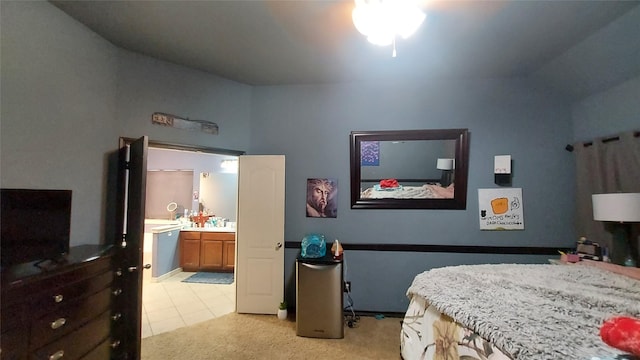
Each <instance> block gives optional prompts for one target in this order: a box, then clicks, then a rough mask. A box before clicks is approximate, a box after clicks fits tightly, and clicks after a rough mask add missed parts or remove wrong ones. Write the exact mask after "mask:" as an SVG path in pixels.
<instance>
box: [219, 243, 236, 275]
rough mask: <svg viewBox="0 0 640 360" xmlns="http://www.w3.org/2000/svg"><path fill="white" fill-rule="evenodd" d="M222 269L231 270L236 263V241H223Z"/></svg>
mask: <svg viewBox="0 0 640 360" xmlns="http://www.w3.org/2000/svg"><path fill="white" fill-rule="evenodd" d="M223 251H224V253H223V259H222V269H223V270H227V271H229V270H230V271H233V268H234V267H235V263H236V242H235V241H225V242H224V245H223Z"/></svg>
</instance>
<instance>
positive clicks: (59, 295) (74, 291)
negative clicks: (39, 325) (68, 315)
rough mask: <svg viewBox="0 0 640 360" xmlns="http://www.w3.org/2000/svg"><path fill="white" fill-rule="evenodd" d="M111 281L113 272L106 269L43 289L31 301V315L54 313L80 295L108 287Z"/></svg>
mask: <svg viewBox="0 0 640 360" xmlns="http://www.w3.org/2000/svg"><path fill="white" fill-rule="evenodd" d="M112 281H113V272H112V271H107V272H104V273H102V274H100V275H98V276H96V277H93V278H88V279H84V280H80V281H77V282H74V283H70V284H65V285H66V286H63V287H57V288H54V289H49V290H45V291H43V292H41V293H39V294H38V295H36V300H35V301H34V303H33V309H34V313H33V315H34V316H36V317H38V316H40V315H42V314H47V313H55V312H57V311H58V309H61V308H63V307H65V306H66V305H67V304H69V303H73V302H75V301H76V300H78V299H79V298H81V297H86V296H87V295H90V294H94V293H96V292H98V291H100V290H102V289H104V288H107V287H110V286H111V282H112Z"/></svg>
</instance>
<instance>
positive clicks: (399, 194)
mask: <svg viewBox="0 0 640 360" xmlns="http://www.w3.org/2000/svg"><path fill="white" fill-rule="evenodd" d="M453 195H454V189H453V185H451V186H448V187H442V186H440V185H437V184H424V185H422V186H398V187H397V188H380V187H379V186H374V187H370V188H368V189H366V190H364V191H362V193H361V194H360V197H361V198H363V199H453Z"/></svg>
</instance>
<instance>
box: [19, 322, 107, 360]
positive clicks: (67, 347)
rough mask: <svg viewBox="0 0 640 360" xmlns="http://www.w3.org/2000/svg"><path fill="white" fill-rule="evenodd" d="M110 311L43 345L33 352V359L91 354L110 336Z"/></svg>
mask: <svg viewBox="0 0 640 360" xmlns="http://www.w3.org/2000/svg"><path fill="white" fill-rule="evenodd" d="M109 315H110V312H109V311H105V312H104V313H102V314H100V315H99V316H98V317H97V318H95V319H93V320H91V321H90V322H89V323H87V324H85V325H84V326H82V327H80V328H78V329H76V330H75V331H73V332H71V333H69V334H68V335H67V336H65V337H63V338H61V339H59V340H57V341H54V342H52V343H50V344H48V345H45V346H43V347H41V348H40V349H38V350H36V351H34V352H33V353H32V354H31V359H33V360H36V359H56V358H59V359H61V360H76V359H81V358H82V357H83V356H85V355H88V354H90V353H91V352H92V351H93V350H94V349H95V348H96V347H97V346H98V345H100V344H102V343H103V342H104V341H105V340H107V339H108V338H109V329H110V326H111V318H110V316H109Z"/></svg>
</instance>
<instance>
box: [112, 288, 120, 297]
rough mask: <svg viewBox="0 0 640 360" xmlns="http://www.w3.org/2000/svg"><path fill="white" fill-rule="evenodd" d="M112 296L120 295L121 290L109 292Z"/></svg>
mask: <svg viewBox="0 0 640 360" xmlns="http://www.w3.org/2000/svg"><path fill="white" fill-rule="evenodd" d="M111 293H112V294H113V295H115V296H118V295H120V294H122V289H115V290H113V291H112V292H111Z"/></svg>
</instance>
